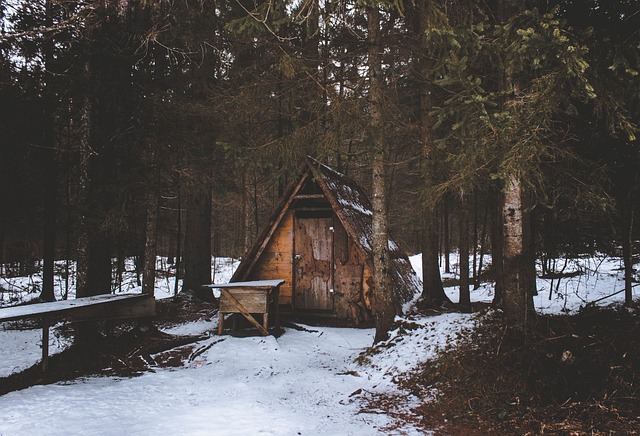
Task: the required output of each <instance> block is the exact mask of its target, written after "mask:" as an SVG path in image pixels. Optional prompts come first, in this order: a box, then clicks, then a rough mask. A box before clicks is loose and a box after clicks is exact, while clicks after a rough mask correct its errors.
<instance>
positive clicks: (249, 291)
mask: <svg viewBox="0 0 640 436" xmlns="http://www.w3.org/2000/svg"><path fill="white" fill-rule="evenodd" d="M283 283H284V280H257V281H251V282H237V283H225V284H217V285H216V284H211V285H206V287H208V288H212V289H213V291H214V296H215V297H216V298H219V299H220V309H219V310H218V334H219V335H221V334H222V331H223V329H224V315H225V314H229V313H241V314H242V315H243V316H244V317H245V318H246V319H247V321H249V322H250V323H251V324H253V325H254V326H255V327H256V328H257V329H258V331H259V332H260V333H261V334H262V335H263V336H267V335H268V334H269V332H268V328H269V306H273V308H274V311H273V312H274V314H273V315H274V325H275V326H276V327H279V326H280V305H279V302H278V297H279V294H280V285H282V284H283ZM216 289H218V290H219V291H220V293H219V295H216V292H215V290H216ZM254 314H261V315H262V324H260V323H259V322H258V321H257V320H256V319H255V318H254V316H253V315H254Z"/></svg>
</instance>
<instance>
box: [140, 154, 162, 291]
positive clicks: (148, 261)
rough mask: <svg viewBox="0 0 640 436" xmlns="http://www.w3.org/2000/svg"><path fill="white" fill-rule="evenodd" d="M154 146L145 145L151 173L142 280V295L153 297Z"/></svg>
mask: <svg viewBox="0 0 640 436" xmlns="http://www.w3.org/2000/svg"><path fill="white" fill-rule="evenodd" d="M154 145H155V144H147V147H148V150H147V159H146V161H147V162H146V163H147V166H148V167H150V170H149V171H152V172H153V174H152V177H151V180H150V181H148V186H147V220H146V229H145V243H144V275H143V278H142V280H143V281H142V293H143V294H148V295H152V296H153V295H155V283H156V254H157V228H158V192H157V186H158V183H159V181H158V180H157V178H158V177H157V176H158V175H157V170H155V165H154V163H155V152H154V150H153V147H154Z"/></svg>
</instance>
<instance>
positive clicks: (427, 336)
mask: <svg viewBox="0 0 640 436" xmlns="http://www.w3.org/2000/svg"><path fill="white" fill-rule="evenodd" d="M411 262H412V264H413V266H414V269H415V270H416V272H417V273H418V274H420V266H421V259H420V256H413V257H412V258H411ZM235 265H236V264H235V263H234V262H233V261H231V260H225V261H220V260H218V261H217V263H216V267H217V268H218V269H217V277H216V282H217V283H223V282H226V281H228V279H229V277H230V276H231V273H232V271H233V268H234V267H235ZM453 266H454V269H455V267H456V262H455V261H454V262H453ZM619 267H620V260H619V259H614V258H606V257H603V258H601V259H595V258H589V259H578V260H574V261H572V263H571V265H570V268H572V269H571V271H580V272H581V274H580V275H576V276H574V277H567V278H564V279H561V280H560V282H559V285H558V281H557V280H554V281H553V289H552V292H551V297H552V298H551V300H549V289H550V287H551V286H552V282H551V280H548V279H538V289H539V295H538V296H537V297H536V299H535V304H536V308H537V309H538V310H539V311H540V312H543V313H561V312H563V311H564V312H575V311H577V310H579V309H580V307H583V306H584V305H585V304H587V303H588V302H590V301H597V300H599V301H598V304H601V305H607V304H610V303H614V302H619V301H621V300H622V298H623V296H622V294H616V295H613V296H611V297H609V296H610V295H611V294H615V292H617V291H619V290H620V289H623V282H622V280H623V272H622V271H621V270H620V269H619ZM568 268H569V267H568ZM454 276H455V274H453V275H451V276H449V278H452V277H454ZM130 279H131V280H132V281H134V280H135V276H130ZM20 280H27V279H24V278H22V279H20ZM28 280H32V281H34V279H33V278H31V279H28ZM28 280H27V281H28ZM162 280H163V279H159V282H162ZM165 283H166V284H165V285H164V287H163V285H162V284H160V283H159V287H160V289H161V291H160V292H159V296H160V297H161V298H162V297H165V296H170V295H171V294H172V289H173V288H172V282H171V281H170V280H167V281H165ZM130 285H131V283H130V282H129V283H127V284H126V286H125V288H126V287H129V286H130ZM5 289H6V286H5ZM127 290H130V289H127ZM16 292H17V291H16ZM447 293H448V295H449V296H450V298H452V300H453V301H457V290H456V289H455V287H449V288H447ZM492 296H493V287H492V285H487V284H483V286H481V287H480V289H478V290H477V291H472V300H473V301H486V302H490V301H491V298H492ZM478 317H479V315H477V314H457V313H453V314H442V315H439V316H434V317H419V316H411V315H410V316H407V317H404V318H402V319H399V325H400V327H399V328H398V329H396V330H394V331H393V332H391V338H390V339H389V340H388V341H387V343H385V344H382V345H381V346H379V347H376V348H375V349H370V348H368V347H370V345H371V343H372V338H373V333H374V332H373V330H372V329H350V328H329V327H309V326H303V327H304V328H303V329H301V330H297V329H292V328H287V329H285V333H284V334H283V335H282V336H281V337H279V338H277V339H276V338H274V337H272V336H269V337H266V338H263V337H246V338H240V337H232V336H223V337H218V336H210V337H209V339H206V340H203V341H200V342H198V343H197V344H196V346H195V348H194V350H193V351H192V352H191V357H190V358H188V359H187V360H186V361H185V365H184V367H181V368H178V369H175V368H172V369H163V368H157V369H156V370H155V372H148V373H145V374H143V375H142V376H139V377H134V378H116V377H89V378H84V379H78V380H75V381H73V382H65V383H57V384H52V385H46V386H34V387H32V388H29V389H25V390H22V391H18V392H12V393H9V394H6V395H4V396H2V397H0V408H1V410H3V418H2V420H1V421H0V434H1V435H2V436H21V435H29V436H31V435H69V434H83V435H121V434H127V435H147V434H154V435H175V434H190V435H246V434H258V433H260V434H268V435H269V434H271V435H295V434H301V435H304V434H317V433H318V432H321V433H322V434H326V435H371V434H390V432H391V434H424V432H423V431H422V430H418V429H417V428H414V427H413V426H412V424H411V422H410V420H405V422H403V423H402V424H401V427H397V426H398V425H399V424H398V422H396V421H395V420H394V418H393V416H394V415H395V416H397V414H398V413H400V414H404V415H405V416H407V415H411V413H412V412H411V408H412V407H414V406H415V405H416V404H417V402H418V400H419V399H418V398H416V397H414V396H412V395H411V394H410V393H408V392H403V391H401V390H400V388H399V387H398V385H397V383H396V382H397V381H398V379H399V378H402V376H403V374H404V373H406V372H408V371H411V370H412V369H413V368H415V367H417V366H418V365H419V364H420V363H421V362H425V361H428V360H430V359H433V358H435V357H436V356H437V354H438V353H439V352H440V351H442V350H443V349H446V348H447V347H451V346H454V345H455V344H456V343H457V342H458V341H459V340H460V338H461V337H463V336H465V335H468V332H469V331H471V330H472V329H473V328H474V326H475V325H476V323H477V322H478V320H479V318H478ZM5 324H9V323H5ZM215 324H216V322H215V318H214V319H212V320H211V321H205V320H201V321H196V322H190V323H185V324H180V325H176V326H171V327H167V328H165V329H164V331H165V332H167V333H172V334H182V335H184V334H190V335H196V334H203V333H210V332H213V331H214V330H215V327H216V325H215ZM14 327H15V325H8V326H7V325H4V326H2V327H1V328H2V329H1V330H0V343H2V347H1V349H0V362H2V364H1V365H0V376H6V375H9V374H11V373H14V372H18V371H21V370H23V369H25V368H27V367H29V366H31V365H33V364H34V363H36V362H37V361H38V359H39V357H40V349H39V346H38V345H39V341H40V330H38V329H34V330H29V329H26V330H16V329H14ZM53 332H54V334H53V335H52V336H51V340H50V342H51V343H50V347H51V353H52V354H53V353H56V352H59V351H60V350H62V349H64V348H65V347H67V346H68V340H67V339H63V338H61V337H60V335H56V333H55V329H53ZM356 360H357V362H358V363H356ZM379 393H384V394H388V395H391V396H393V397H394V399H395V400H394V404H393V406H392V407H393V410H388V409H387V410H380V409H376V406H375V404H373V405H372V401H373V400H374V399H375V397H376V395H377V394H379Z"/></svg>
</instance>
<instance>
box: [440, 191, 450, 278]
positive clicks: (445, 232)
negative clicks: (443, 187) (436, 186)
mask: <svg viewBox="0 0 640 436" xmlns="http://www.w3.org/2000/svg"><path fill="white" fill-rule="evenodd" d="M442 215H443V217H442V221H443V223H442V227H443V229H442V239H443V244H442V245H443V246H444V272H446V273H447V274H451V257H450V254H451V236H450V234H449V201H448V200H447V196H446V195H445V196H444V199H443V200H442Z"/></svg>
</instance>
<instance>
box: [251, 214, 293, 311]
mask: <svg viewBox="0 0 640 436" xmlns="http://www.w3.org/2000/svg"><path fill="white" fill-rule="evenodd" d="M292 259H293V212H292V211H291V210H289V211H287V213H286V215H285V216H284V217H283V218H282V221H281V222H280V225H279V226H278V228H277V229H276V231H275V233H274V234H273V236H272V237H271V240H270V241H269V243H268V244H267V246H266V247H265V249H264V251H263V252H262V255H261V256H260V258H259V259H258V262H257V263H256V265H255V267H254V268H253V271H252V272H251V274H250V276H249V277H248V278H247V280H275V279H283V280H285V282H284V284H282V285H281V286H280V304H285V305H286V304H291V303H292V301H293V297H292V295H293V289H292V281H293V280H292V278H293V271H292V267H291V261H292Z"/></svg>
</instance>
